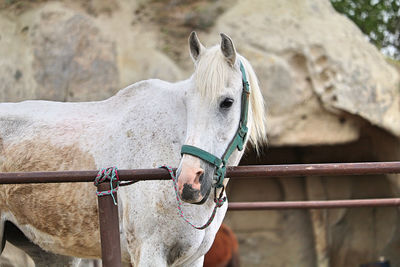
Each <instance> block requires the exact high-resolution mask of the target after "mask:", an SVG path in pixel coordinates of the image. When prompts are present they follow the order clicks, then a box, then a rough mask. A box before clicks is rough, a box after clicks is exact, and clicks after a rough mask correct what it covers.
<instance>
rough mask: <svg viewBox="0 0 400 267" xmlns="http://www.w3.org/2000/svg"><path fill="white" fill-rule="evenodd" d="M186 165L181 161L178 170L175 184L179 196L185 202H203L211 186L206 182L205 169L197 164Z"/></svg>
mask: <svg viewBox="0 0 400 267" xmlns="http://www.w3.org/2000/svg"><path fill="white" fill-rule="evenodd" d="M196 165H197V166H198V167H193V165H192V164H191V165H188V164H185V163H183V164H182V168H181V169H180V170H179V171H178V177H177V180H178V181H177V185H178V194H179V197H180V198H181V199H182V200H183V201H184V202H187V203H191V204H203V203H204V202H205V200H206V199H207V197H208V195H209V193H210V190H211V186H209V184H210V183H207V182H206V179H205V176H206V174H205V171H204V169H203V168H201V167H200V161H199V160H198V164H195V166H196Z"/></svg>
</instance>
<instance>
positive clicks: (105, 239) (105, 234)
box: [97, 182, 122, 267]
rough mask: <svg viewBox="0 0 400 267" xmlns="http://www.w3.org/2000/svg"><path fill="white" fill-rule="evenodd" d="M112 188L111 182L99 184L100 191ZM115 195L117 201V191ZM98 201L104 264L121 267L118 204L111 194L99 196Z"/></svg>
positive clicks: (105, 265) (105, 266)
mask: <svg viewBox="0 0 400 267" xmlns="http://www.w3.org/2000/svg"><path fill="white" fill-rule="evenodd" d="M115 185H116V184H115ZM115 185H114V186H115ZM110 189H111V187H110V183H109V182H104V183H101V184H99V185H98V186H97V190H98V191H108V190H110ZM113 195H114V198H115V200H116V201H117V199H118V198H117V193H116V192H115V193H113ZM97 203H98V207H99V223H100V240H101V260H102V266H103V267H121V266H122V263H121V245H120V236H119V217H118V206H117V205H115V204H114V201H113V198H112V196H111V195H104V196H99V197H97Z"/></svg>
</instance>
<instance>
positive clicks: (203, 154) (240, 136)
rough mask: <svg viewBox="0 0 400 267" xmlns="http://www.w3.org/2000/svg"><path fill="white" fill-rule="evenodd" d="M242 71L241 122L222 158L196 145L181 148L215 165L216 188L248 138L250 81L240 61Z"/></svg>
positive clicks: (183, 152)
mask: <svg viewBox="0 0 400 267" xmlns="http://www.w3.org/2000/svg"><path fill="white" fill-rule="evenodd" d="M240 71H241V73H242V83H243V91H242V108H241V111H240V122H239V128H238V130H237V131H236V135H235V137H234V138H233V140H232V141H231V143H230V144H229V146H228V148H227V149H226V151H225V153H224V154H223V156H222V158H218V157H216V156H214V155H213V154H211V153H208V152H207V151H204V150H203V149H200V148H197V147H195V146H189V145H183V146H182V148H181V154H182V155H183V154H189V155H192V156H195V157H198V158H200V159H202V160H204V161H207V162H208V163H210V164H212V165H214V166H215V168H216V169H215V174H214V179H215V180H216V182H215V184H214V186H215V187H216V188H220V187H223V181H224V178H225V174H226V164H227V162H228V159H229V157H230V156H231V155H232V153H233V152H234V151H235V150H236V148H237V149H238V150H239V151H241V150H243V146H244V143H245V140H246V135H247V131H248V128H247V115H248V109H249V95H250V86H249V82H248V81H247V78H246V72H245V70H244V66H243V64H242V62H240Z"/></svg>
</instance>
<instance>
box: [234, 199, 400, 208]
mask: <svg viewBox="0 0 400 267" xmlns="http://www.w3.org/2000/svg"><path fill="white" fill-rule="evenodd" d="M393 206H400V198H380V199H351V200H309V201H270V202H231V203H229V206H228V209H229V210H231V211H234V210H277V209H280V210H281V209H336V208H356V207H393Z"/></svg>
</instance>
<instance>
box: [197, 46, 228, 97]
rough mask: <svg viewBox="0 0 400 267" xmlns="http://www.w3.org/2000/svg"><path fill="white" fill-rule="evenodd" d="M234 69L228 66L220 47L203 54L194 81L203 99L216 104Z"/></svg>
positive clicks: (214, 47) (212, 48)
mask: <svg viewBox="0 0 400 267" xmlns="http://www.w3.org/2000/svg"><path fill="white" fill-rule="evenodd" d="M231 74H232V69H231V68H230V67H229V65H228V64H227V62H226V60H225V57H224V55H223V54H222V52H221V50H220V48H219V46H213V47H211V48H210V49H207V51H205V52H203V53H202V54H201V56H200V59H199V61H198V62H197V63H196V70H195V73H194V80H195V86H196V90H197V91H198V92H200V95H201V96H202V97H206V98H208V99H210V101H211V102H215V101H216V100H217V98H218V96H219V93H220V91H221V89H222V88H225V87H226V86H227V82H228V79H229V77H230V75H231Z"/></svg>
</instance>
